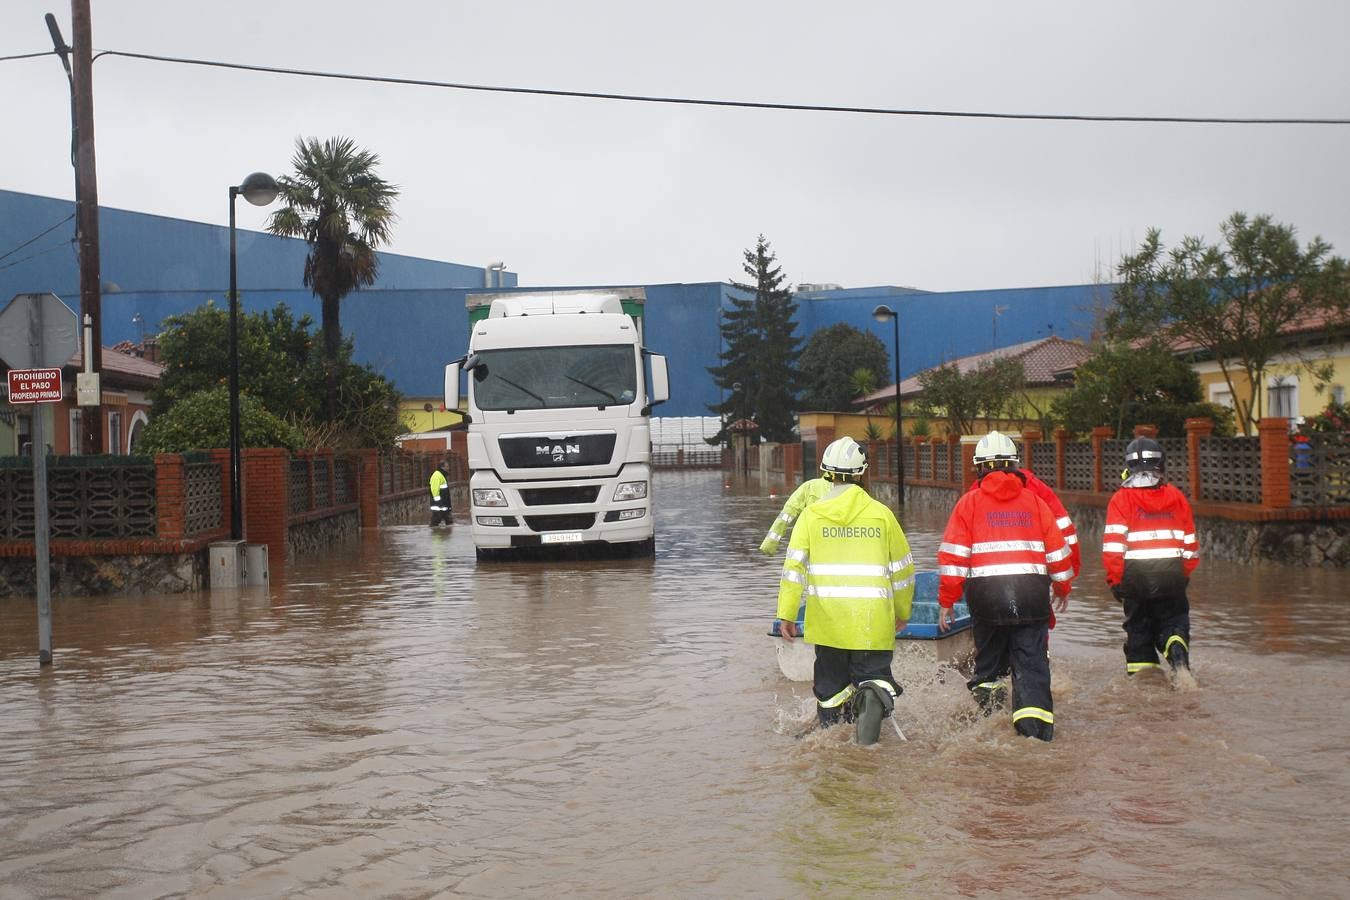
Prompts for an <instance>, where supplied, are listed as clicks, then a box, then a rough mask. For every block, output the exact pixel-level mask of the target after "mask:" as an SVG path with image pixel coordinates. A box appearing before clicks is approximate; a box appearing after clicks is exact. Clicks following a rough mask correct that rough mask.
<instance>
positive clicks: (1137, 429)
mask: <svg viewBox="0 0 1350 900" xmlns="http://www.w3.org/2000/svg"><path fill="white" fill-rule="evenodd" d="M1134 436H1135V437H1137V438H1138V437H1146V438H1153V439H1155V440H1156V439H1157V437H1158V426H1157V425H1136V426H1134Z"/></svg>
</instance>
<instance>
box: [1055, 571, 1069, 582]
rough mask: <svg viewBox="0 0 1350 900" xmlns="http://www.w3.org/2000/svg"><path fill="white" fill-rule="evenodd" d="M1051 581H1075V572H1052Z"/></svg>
mask: <svg viewBox="0 0 1350 900" xmlns="http://www.w3.org/2000/svg"><path fill="white" fill-rule="evenodd" d="M1050 580H1051V581H1072V580H1073V572H1071V571H1064V572H1051V573H1050Z"/></svg>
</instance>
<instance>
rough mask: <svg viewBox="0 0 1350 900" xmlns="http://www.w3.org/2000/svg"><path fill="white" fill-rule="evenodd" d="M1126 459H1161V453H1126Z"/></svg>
mask: <svg viewBox="0 0 1350 900" xmlns="http://www.w3.org/2000/svg"><path fill="white" fill-rule="evenodd" d="M1125 458H1126V459H1162V452H1161V451H1159V450H1136V451H1134V452H1133V453H1126V454H1125Z"/></svg>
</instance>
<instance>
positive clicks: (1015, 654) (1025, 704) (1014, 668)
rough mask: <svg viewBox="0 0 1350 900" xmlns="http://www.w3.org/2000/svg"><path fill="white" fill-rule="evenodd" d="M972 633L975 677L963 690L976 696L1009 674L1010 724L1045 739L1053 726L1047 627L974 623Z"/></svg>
mask: <svg viewBox="0 0 1350 900" xmlns="http://www.w3.org/2000/svg"><path fill="white" fill-rule="evenodd" d="M972 630H973V631H974V637H975V674H974V676H973V677H972V678H971V679H970V681H968V682H966V686H967V687H968V688H970V690H971V692H972V693H976V694H977V696H978V693H979V692H980V691H988V690H989V689H990V687H991V686H992V685H993V684H994V683H995V682H997V681H998V680H999V679H1000V678H1002V677H1003V676H1004V675H1007V674H1008V673H1009V672H1011V673H1012V715H1013V724H1014V725H1016V726H1017V730H1018V731H1021V732H1023V733H1024V734H1031V735H1036V736H1039V737H1043V738H1046V739H1048V738H1049V735H1052V734H1053V728H1054V722H1055V716H1054V710H1055V706H1054V700H1053V699H1052V698H1051V696H1050V657H1049V656H1048V655H1047V651H1048V647H1049V637H1050V627H1049V623H1047V622H1037V623H1034V624H1030V625H994V624H990V623H987V622H982V621H980V620H979V619H976V620H975V622H974V627H973V629H972Z"/></svg>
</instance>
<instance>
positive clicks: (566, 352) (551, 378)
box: [473, 344, 637, 409]
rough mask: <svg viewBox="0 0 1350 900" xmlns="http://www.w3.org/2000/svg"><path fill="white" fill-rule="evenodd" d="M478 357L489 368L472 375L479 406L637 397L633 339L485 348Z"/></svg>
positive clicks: (614, 401) (551, 405)
mask: <svg viewBox="0 0 1350 900" xmlns="http://www.w3.org/2000/svg"><path fill="white" fill-rule="evenodd" d="M478 358H479V360H481V363H480V364H481V365H482V366H483V367H484V368H485V369H486V370H487V375H486V377H484V378H483V380H482V381H479V380H477V373H476V372H475V378H474V379H473V390H474V402H475V403H476V404H477V406H478V408H479V409H561V408H566V407H574V406H609V405H624V406H626V405H628V404H629V403H632V402H633V400H634V399H635V398H636V397H637V364H636V362H635V359H634V352H633V348H632V346H630V345H625V344H613V345H609V344H603V345H596V346H590V347H520V348H515V349H510V350H480V351H478Z"/></svg>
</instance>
